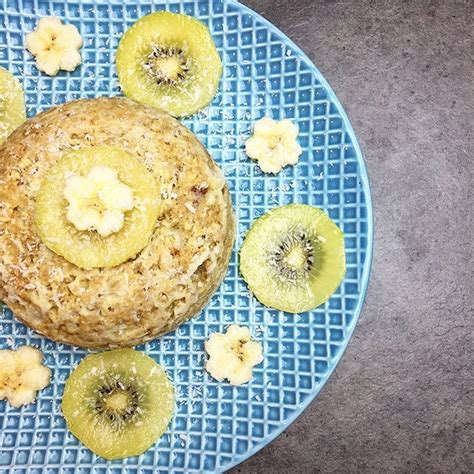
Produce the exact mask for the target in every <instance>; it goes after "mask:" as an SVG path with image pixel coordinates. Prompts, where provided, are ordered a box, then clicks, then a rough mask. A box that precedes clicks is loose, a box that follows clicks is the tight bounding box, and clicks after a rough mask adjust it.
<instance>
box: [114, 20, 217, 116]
mask: <svg viewBox="0 0 474 474" xmlns="http://www.w3.org/2000/svg"><path fill="white" fill-rule="evenodd" d="M116 61H117V73H118V77H119V81H120V84H121V86H122V89H123V91H124V93H125V95H126V96H128V97H130V98H131V99H133V100H136V101H138V102H142V103H144V104H147V105H151V106H154V107H158V108H160V109H162V110H165V111H167V112H169V113H170V114H171V115H173V116H175V117H180V116H184V115H190V114H193V113H194V112H196V111H197V110H199V109H201V108H202V107H204V106H206V105H207V104H208V103H209V102H211V101H212V99H213V97H214V95H215V94H216V91H217V87H218V85H219V80H220V78H221V76H222V63H221V59H220V57H219V53H218V52H217V49H216V47H215V45H214V42H213V40H212V37H211V34H210V33H209V30H208V29H207V27H206V26H205V25H204V24H203V23H201V22H200V21H198V20H196V19H195V18H192V17H190V16H187V15H181V14H178V13H171V12H156V13H151V14H150V15H147V16H145V17H143V18H141V19H140V20H138V21H137V22H136V23H135V24H134V25H133V26H132V27H130V28H129V29H128V30H127V31H126V32H125V34H124V35H123V37H122V39H121V40H120V44H119V46H118V49H117V57H116Z"/></svg>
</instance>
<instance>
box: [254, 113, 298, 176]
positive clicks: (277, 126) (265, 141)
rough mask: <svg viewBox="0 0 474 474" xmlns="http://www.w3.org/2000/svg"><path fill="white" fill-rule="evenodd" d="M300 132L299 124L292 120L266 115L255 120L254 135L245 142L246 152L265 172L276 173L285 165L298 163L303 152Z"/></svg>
mask: <svg viewBox="0 0 474 474" xmlns="http://www.w3.org/2000/svg"><path fill="white" fill-rule="evenodd" d="M298 133H299V129H298V126H297V125H295V124H294V123H293V122H292V121H291V120H288V119H284V120H279V121H278V120H273V119H272V118H270V117H264V118H262V119H260V120H258V121H257V122H255V125H254V128H253V135H252V136H251V137H250V138H249V139H248V140H247V141H246V142H245V152H246V153H247V155H248V156H249V158H251V159H252V160H256V161H257V162H258V165H259V166H260V169H261V170H262V171H263V172H264V173H275V174H276V173H278V172H279V171H281V170H282V168H283V167H284V166H286V165H295V164H296V163H298V160H299V157H300V155H301V153H302V149H301V146H300V145H299V143H298V142H297V138H298Z"/></svg>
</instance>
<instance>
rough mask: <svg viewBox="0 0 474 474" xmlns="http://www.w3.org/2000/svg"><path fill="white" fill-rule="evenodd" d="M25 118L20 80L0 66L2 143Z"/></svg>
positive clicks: (0, 133) (0, 130) (0, 126)
mask: <svg viewBox="0 0 474 474" xmlns="http://www.w3.org/2000/svg"><path fill="white" fill-rule="evenodd" d="M25 119H26V114H25V99H24V97H23V89H22V88H21V85H20V82H19V81H18V79H16V78H15V77H14V76H13V74H11V73H10V72H8V71H7V70H6V69H3V68H2V67H0V145H1V144H2V143H3V142H4V141H5V140H6V139H7V138H8V136H9V135H10V133H11V132H13V130H15V128H17V127H19V126H20V125H21V124H22V123H23V122H24V121H25Z"/></svg>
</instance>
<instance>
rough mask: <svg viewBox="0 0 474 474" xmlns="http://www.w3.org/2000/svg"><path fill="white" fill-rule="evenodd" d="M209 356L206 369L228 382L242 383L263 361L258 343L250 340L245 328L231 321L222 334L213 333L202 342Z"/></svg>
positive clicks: (220, 379)
mask: <svg viewBox="0 0 474 474" xmlns="http://www.w3.org/2000/svg"><path fill="white" fill-rule="evenodd" d="M205 349H206V352H207V353H208V354H209V359H208V360H207V363H206V370H207V371H208V372H209V374H210V375H211V376H212V377H213V378H215V379H217V380H219V381H222V380H224V379H227V380H228V381H229V382H230V384H231V385H242V384H244V383H247V382H248V381H249V380H250V379H251V378H252V369H253V367H254V366H255V365H258V364H260V363H261V362H262V361H263V354H262V345H261V344H260V343H259V342H257V341H253V340H252V338H251V334H250V331H249V329H248V328H246V327H241V326H237V325H236V324H233V325H231V326H229V328H228V329H227V332H226V333H225V334H222V333H219V332H215V333H212V334H211V335H210V336H209V339H208V340H207V341H206V343H205Z"/></svg>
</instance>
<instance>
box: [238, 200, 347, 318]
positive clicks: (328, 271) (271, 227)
mask: <svg viewBox="0 0 474 474" xmlns="http://www.w3.org/2000/svg"><path fill="white" fill-rule="evenodd" d="M345 270H346V264H345V254H344V234H343V233H342V231H341V230H340V229H339V227H337V225H336V224H335V223H334V222H333V221H332V220H331V219H330V218H329V217H328V216H327V215H326V214H325V213H324V212H323V211H322V210H321V209H318V208H316V207H312V206H308V205H306V204H289V205H287V206H282V207H277V208H275V209H273V210H271V211H270V212H268V213H266V214H264V215H263V216H262V217H260V218H259V219H257V220H256V221H255V222H254V223H253V225H252V227H251V228H250V230H249V232H248V234H247V236H246V238H245V241H244V243H243V244H242V247H241V249H240V271H241V273H242V276H243V277H244V280H245V281H246V282H247V284H248V286H249V288H250V290H251V291H252V292H253V293H254V294H255V296H256V297H257V298H258V300H259V301H260V302H261V303H263V304H264V305H266V306H269V307H271V308H275V309H280V310H283V311H287V312H289V313H301V312H303V311H308V310H310V309H314V308H316V307H317V306H319V305H321V304H323V303H325V302H326V301H327V300H328V299H329V298H330V297H331V295H332V294H333V293H334V291H335V290H336V289H337V287H338V286H339V285H340V283H341V281H342V279H343V277H344V274H345Z"/></svg>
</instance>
